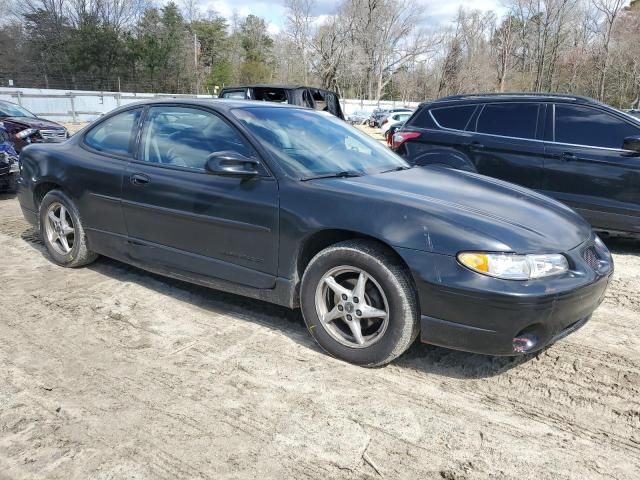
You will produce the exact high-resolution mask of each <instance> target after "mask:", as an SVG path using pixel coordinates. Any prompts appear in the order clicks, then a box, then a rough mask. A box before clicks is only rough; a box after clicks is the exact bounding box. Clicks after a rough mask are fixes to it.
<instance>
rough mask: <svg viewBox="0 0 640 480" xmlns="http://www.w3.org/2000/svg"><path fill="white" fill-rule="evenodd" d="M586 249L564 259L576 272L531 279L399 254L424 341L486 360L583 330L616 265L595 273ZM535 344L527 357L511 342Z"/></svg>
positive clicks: (415, 254)
mask: <svg viewBox="0 0 640 480" xmlns="http://www.w3.org/2000/svg"><path fill="white" fill-rule="evenodd" d="M584 248H586V246H585V245H581V246H580V247H577V248H576V249H574V250H572V251H571V252H569V253H568V254H566V255H567V257H568V259H569V262H570V268H571V271H570V272H569V273H567V274H565V275H562V276H558V277H551V278H547V279H540V280H532V281H525V282H521V281H510V280H501V279H497V278H492V277H488V276H485V275H481V274H478V273H475V272H472V271H470V270H469V269H467V268H465V267H463V266H462V265H460V264H459V263H458V262H457V260H456V258H455V257H451V256H448V255H438V254H433V253H427V252H418V251H416V250H408V249H398V251H399V253H400V254H401V255H402V256H403V258H404V259H405V261H406V262H407V264H408V265H409V266H410V268H411V270H412V273H413V277H414V280H415V283H416V286H417V289H418V295H419V300H420V309H421V336H420V339H421V341H422V342H425V343H430V344H434V345H439V346H442V347H447V348H453V349H456V350H464V351H468V352H475V353H483V354H489V355H517V354H519V353H530V352H533V351H536V350H540V349H542V348H544V347H545V346H547V345H549V344H551V343H553V342H555V341H557V340H558V339H560V338H562V337H564V336H566V335H568V334H569V333H572V332H573V331H575V330H577V329H578V328H580V327H581V326H582V325H584V324H585V323H586V322H587V320H588V319H589V318H590V316H591V314H592V313H593V311H594V310H595V309H596V308H597V307H598V306H599V305H600V303H601V302H602V301H603V299H604V296H605V292H606V289H607V285H608V283H609V279H610V278H611V275H612V273H613V263H612V262H609V263H608V264H606V265H602V266H601V267H600V268H598V270H597V271H596V270H595V269H594V268H592V267H590V266H589V265H588V264H587V262H586V261H585V260H584V258H583V254H582V252H583V250H584ZM523 337H526V338H529V339H532V342H531V344H530V345H529V346H528V347H527V348H526V349H525V351H522V350H520V349H518V348H517V346H516V344H515V343H514V339H516V338H518V339H521V338H523Z"/></svg>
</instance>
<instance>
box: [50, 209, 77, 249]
mask: <svg viewBox="0 0 640 480" xmlns="http://www.w3.org/2000/svg"><path fill="white" fill-rule="evenodd" d="M45 218H46V220H45V233H46V236H47V240H48V241H49V244H50V245H51V246H52V247H53V249H54V250H55V251H56V252H57V253H59V254H60V255H68V254H69V253H70V252H71V250H72V249H73V244H74V242H75V228H74V225H73V219H72V218H71V215H70V213H69V211H68V210H67V208H66V207H65V206H64V205H63V204H62V203H60V202H53V203H52V204H51V205H49V208H48V209H47V216H46V217H45Z"/></svg>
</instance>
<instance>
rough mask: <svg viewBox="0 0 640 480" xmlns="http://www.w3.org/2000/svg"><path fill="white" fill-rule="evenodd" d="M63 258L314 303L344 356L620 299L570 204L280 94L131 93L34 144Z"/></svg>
mask: <svg viewBox="0 0 640 480" xmlns="http://www.w3.org/2000/svg"><path fill="white" fill-rule="evenodd" d="M18 183H19V200H20V204H21V206H22V209H23V212H24V215H25V217H26V218H27V219H28V220H30V221H31V222H32V223H33V224H35V225H38V226H39V227H40V231H41V232H42V237H43V240H44V242H45V245H46V247H47V249H48V251H49V253H50V254H51V258H52V259H53V260H54V261H55V262H56V263H58V264H60V265H63V266H67V267H79V266H82V265H86V264H88V263H90V262H91V261H93V260H95V259H96V257H97V255H98V254H101V255H105V256H108V257H112V258H115V259H118V260H121V261H124V262H127V263H130V264H134V265H137V266H140V267H142V268H144V269H147V270H150V271H154V272H158V273H161V274H164V275H168V276H172V277H175V278H179V279H183V280H186V281H189V282H194V283H198V284H201V285H206V286H210V287H213V288H216V289H221V290H226V291H230V292H234V293H237V294H240V295H245V296H248V297H253V298H259V299H262V300H266V301H269V302H274V303H277V304H281V305H285V306H287V307H290V308H296V307H298V306H300V307H301V309H302V313H303V316H304V319H305V322H306V324H307V326H308V329H309V331H310V333H311V335H313V337H314V338H315V339H316V340H317V342H318V343H319V344H320V345H321V346H322V347H323V348H324V349H325V350H326V351H328V352H329V353H330V354H332V355H335V356H336V357H339V358H342V359H345V360H347V361H350V362H353V363H356V364H359V365H365V366H375V365H382V364H385V363H387V362H389V361H391V360H392V359H394V358H396V357H397V356H399V355H400V354H401V353H402V352H404V351H405V350H406V349H407V348H408V347H409V345H411V343H412V342H413V341H414V340H415V338H416V337H417V336H418V335H420V338H421V340H422V341H423V342H427V343H432V344H437V345H442V346H446V347H451V348H457V349H462V350H467V351H473V352H480V353H487V354H498V355H515V354H520V353H526V352H532V351H535V350H538V349H540V348H543V347H544V346H545V345H548V344H549V343H551V342H553V341H555V340H557V339H558V338H560V337H562V336H564V335H566V334H567V333H569V332H572V331H573V330H575V329H577V328H579V327H580V326H581V325H583V324H584V323H585V322H586V321H587V319H588V318H589V317H590V315H591V313H592V312H593V311H594V310H595V308H596V307H597V306H598V305H599V304H600V302H601V301H602V299H603V296H604V292H605V289H606V287H607V283H608V281H609V278H610V276H611V273H612V270H613V264H612V260H611V256H610V254H609V252H608V250H607V248H606V247H605V246H604V244H603V243H602V242H601V241H600V240H599V239H598V237H597V236H595V235H594V234H593V232H592V230H591V228H590V226H589V225H588V224H587V223H586V222H585V221H584V220H583V219H582V218H581V217H580V216H579V215H577V214H576V213H574V212H573V211H572V210H571V209H570V208H568V207H566V206H564V205H562V204H560V203H558V202H557V201H555V200H552V199H550V198H547V197H545V196H542V195H540V194H537V193H534V192H532V191H530V190H527V189H525V188H522V187H518V186H515V185H511V184H509V183H506V182H503V181H500V180H495V179H491V178H487V177H484V176H481V175H478V174H476V173H471V172H461V171H453V170H450V169H445V168H431V169H423V168H420V167H413V168H412V167H411V166H410V165H409V164H408V163H406V162H405V161H404V160H403V159H401V158H400V157H398V156H397V155H396V154H394V153H393V152H391V151H389V150H388V149H387V148H385V147H384V146H383V145H381V144H379V143H378V142H377V141H375V140H373V139H371V138H370V137H368V136H367V135H365V134H363V133H360V132H359V131H358V130H356V129H355V128H352V127H350V126H349V125H347V124H346V123H345V122H342V121H340V120H338V119H337V118H335V117H331V116H329V115H326V114H323V113H320V112H316V111H313V110H309V109H305V108H299V107H294V106H285V105H282V106H280V105H274V104H269V103H256V102H242V101H215V100H214V101H212V100H184V101H179V100H165V101H153V102H148V103H142V104H135V105H129V106H127V107H124V108H121V109H119V110H116V111H114V112H112V113H111V114H109V115H108V116H106V117H104V118H102V119H100V120H99V121H98V122H96V123H94V124H92V125H90V126H89V127H87V128H86V129H85V130H83V131H82V132H80V133H78V134H77V135H75V136H74V137H72V138H71V139H70V140H68V141H67V142H65V143H63V144H58V145H31V146H29V147H27V148H25V149H24V150H23V152H22V155H21V175H20V178H19V180H18Z"/></svg>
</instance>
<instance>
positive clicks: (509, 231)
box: [330, 167, 592, 255]
mask: <svg viewBox="0 0 640 480" xmlns="http://www.w3.org/2000/svg"><path fill="white" fill-rule="evenodd" d="M330 182H331V183H332V185H333V188H336V189H339V190H343V189H347V190H350V191H351V195H352V196H353V197H354V198H357V197H359V196H365V197H367V198H368V199H371V200H373V199H375V202H374V204H375V206H372V210H373V211H371V215H372V216H373V218H375V219H376V221H378V222H384V223H386V225H385V226H384V229H383V230H382V234H383V236H384V237H385V240H387V241H389V242H391V243H392V244H393V245H394V246H406V247H410V248H419V249H424V250H430V251H434V252H436V253H446V254H452V255H453V254H456V253H457V252H459V251H462V250H474V249H478V250H480V249H482V250H487V251H503V252H517V253H541V252H547V253H549V252H566V251H568V250H570V249H572V248H574V247H576V246H577V245H579V244H581V243H583V242H584V241H586V240H587V239H588V238H590V236H591V235H592V230H591V227H590V225H589V224H588V223H587V222H586V221H585V220H584V219H583V218H582V217H580V216H579V215H578V214H577V213H575V212H574V211H573V210H571V209H570V208H569V207H567V206H565V205H563V204H561V203H559V202H557V201H555V200H553V199H551V198H549V197H546V196H544V195H541V194H538V193H536V192H534V191H532V190H529V189H526V188H523V187H520V186H517V185H513V184H511V183H507V182H503V181H500V180H496V179H493V178H489V177H485V176H483V175H479V174H475V173H469V172H462V171H458V170H451V169H448V168H441V167H414V168H412V169H409V170H403V171H398V172H389V173H383V174H377V175H365V176H362V177H356V178H348V179H331V180H330Z"/></svg>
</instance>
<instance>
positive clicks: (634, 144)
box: [622, 135, 640, 155]
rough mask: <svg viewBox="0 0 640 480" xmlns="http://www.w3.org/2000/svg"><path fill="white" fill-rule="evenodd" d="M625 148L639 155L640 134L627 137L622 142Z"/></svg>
mask: <svg viewBox="0 0 640 480" xmlns="http://www.w3.org/2000/svg"><path fill="white" fill-rule="evenodd" d="M622 149H623V150H629V151H630V152H634V153H635V154H637V155H640V135H638V136H634V137H627V138H625V139H624V142H623V144H622Z"/></svg>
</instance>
